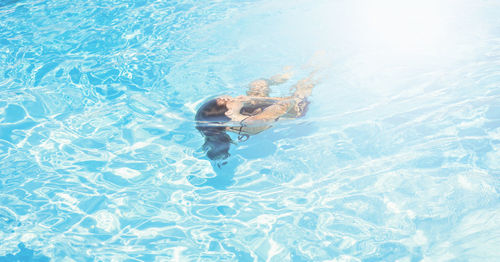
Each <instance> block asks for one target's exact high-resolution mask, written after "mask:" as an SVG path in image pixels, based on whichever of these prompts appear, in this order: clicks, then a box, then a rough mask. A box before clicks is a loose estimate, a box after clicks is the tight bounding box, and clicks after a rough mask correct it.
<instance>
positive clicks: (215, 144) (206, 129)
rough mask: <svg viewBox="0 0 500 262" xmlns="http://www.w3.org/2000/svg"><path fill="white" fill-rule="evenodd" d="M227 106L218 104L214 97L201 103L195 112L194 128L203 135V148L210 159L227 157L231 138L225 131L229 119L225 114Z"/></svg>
mask: <svg viewBox="0 0 500 262" xmlns="http://www.w3.org/2000/svg"><path fill="white" fill-rule="evenodd" d="M226 111H227V107H226V106H225V105H222V106H221V105H218V104H217V100H216V99H212V100H210V101H208V102H206V103H205V104H203V105H202V106H201V107H200V109H198V112H196V116H195V121H196V129H198V130H199V131H200V132H201V134H202V135H203V136H204V137H205V144H203V150H205V151H206V152H207V157H208V158H210V159H211V160H223V159H226V158H228V157H229V147H230V145H231V142H232V139H231V137H229V135H228V134H227V133H226V127H225V126H224V123H225V122H228V121H230V120H231V119H230V118H229V117H227V116H226V115H225V113H226Z"/></svg>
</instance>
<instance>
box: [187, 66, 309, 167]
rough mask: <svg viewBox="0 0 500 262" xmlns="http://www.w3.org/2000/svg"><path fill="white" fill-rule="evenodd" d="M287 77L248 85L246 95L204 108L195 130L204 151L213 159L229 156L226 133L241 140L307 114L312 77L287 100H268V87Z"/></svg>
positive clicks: (223, 98)
mask: <svg viewBox="0 0 500 262" xmlns="http://www.w3.org/2000/svg"><path fill="white" fill-rule="evenodd" d="M289 77H290V74H289V73H285V74H281V75H276V76H273V77H271V78H270V79H259V80H256V81H253V82H252V83H250V85H249V90H248V91H247V95H243V96H237V97H231V96H228V95H224V96H219V97H217V98H215V99H212V100H210V101H208V102H206V103H205V104H203V105H202V106H201V107H200V109H198V112H197V113H196V117H195V120H196V128H197V129H198V130H199V131H200V132H201V133H202V134H203V135H204V136H205V144H204V146H203V147H204V149H205V150H206V151H207V156H208V157H209V158H210V159H212V160H216V159H225V158H227V157H228V156H229V153H228V151H229V145H230V144H231V143H232V140H231V138H230V137H229V135H227V133H226V131H229V132H234V133H237V134H238V138H239V139H240V140H243V139H244V138H248V137H249V136H250V135H255V134H257V133H260V132H262V131H264V130H266V129H268V128H270V127H271V126H272V124H273V123H274V122H276V121H278V120H282V119H294V118H298V117H302V116H304V115H305V113H306V111H307V106H308V103H309V102H308V101H307V97H308V96H309V95H310V94H311V92H312V88H313V87H314V83H313V81H312V79H311V77H308V78H306V79H303V80H301V81H299V82H298V83H297V84H296V85H295V86H294V87H293V88H294V89H295V92H294V93H293V94H292V95H291V96H287V97H270V96H269V93H270V86H271V85H277V84H281V83H284V82H285V81H287V80H288V79H289Z"/></svg>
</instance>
